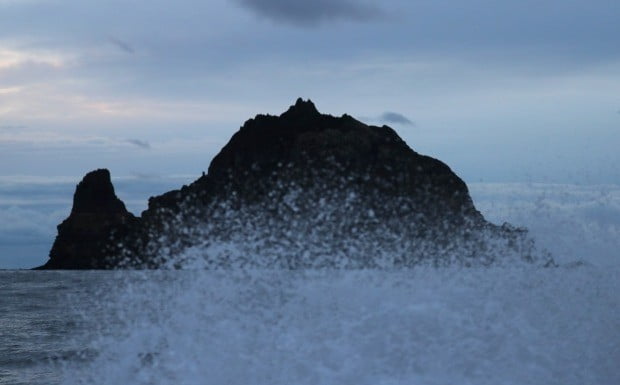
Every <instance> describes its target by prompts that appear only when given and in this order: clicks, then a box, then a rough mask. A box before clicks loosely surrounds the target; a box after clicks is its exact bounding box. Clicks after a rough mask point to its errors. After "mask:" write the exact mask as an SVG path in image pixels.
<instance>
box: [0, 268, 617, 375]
mask: <svg viewBox="0 0 620 385" xmlns="http://www.w3.org/2000/svg"><path fill="white" fill-rule="evenodd" d="M619 282H620V269H618V268H609V267H607V268H597V267H592V266H589V267H588V266H581V267H560V268H557V269H535V268H492V269H457V268H454V269H431V268H421V269H414V270H409V271H392V272H390V271H331V272H329V271H314V272H297V273H295V272H284V271H279V272H278V271H227V272H207V271H160V272H156V271H145V272H40V271H3V272H0V292H1V293H2V295H1V297H0V309H1V312H0V341H1V343H0V384H2V385H6V384H576V385H577V384H580V385H581V384H609V385H613V384H618V383H620V365H619V363H620V295H619V293H620V283H619Z"/></svg>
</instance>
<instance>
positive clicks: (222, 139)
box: [0, 0, 620, 219]
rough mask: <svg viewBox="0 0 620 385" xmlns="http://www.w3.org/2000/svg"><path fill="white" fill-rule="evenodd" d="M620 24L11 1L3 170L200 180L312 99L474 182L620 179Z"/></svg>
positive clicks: (477, 14)
mask: <svg viewBox="0 0 620 385" xmlns="http://www.w3.org/2000/svg"><path fill="white" fill-rule="evenodd" d="M619 20H620V2H619V1H617V0H537V1H534V0H521V1H497V0H435V1H428V0H407V1H399V0H396V1H375V2H371V1H360V0H314V1H298V0H227V1H224V0H210V1H187V0H176V1H174V2H172V1H161V0H150V1H128V0H112V1H105V0H102V1H83V0H0V180H2V181H4V182H7V181H8V182H10V181H13V180H15V181H20V180H21V181H23V180H24V178H26V179H27V180H29V181H34V180H37V178H40V179H41V180H49V178H50V177H51V178H55V177H59V176H62V177H67V178H68V180H74V181H75V182H74V183H76V182H77V181H78V180H79V179H80V178H81V176H82V175H83V174H84V173H86V172H87V171H89V170H92V169H95V168H100V167H107V168H109V169H110V170H111V171H112V174H113V176H115V177H121V178H125V177H132V176H133V177H135V178H136V180H141V179H145V178H168V177H170V176H172V175H176V176H178V175H188V176H189V177H188V180H191V179H192V178H193V176H198V175H199V174H200V172H201V171H202V170H206V169H207V167H208V164H209V162H210V160H211V158H212V157H213V156H214V155H215V154H216V153H217V151H218V150H219V149H220V148H221V147H222V146H223V145H224V144H225V143H226V142H227V141H228V139H229V137H230V136H231V135H232V134H233V133H234V132H235V131H236V130H237V129H238V128H239V127H240V126H241V125H242V124H243V122H244V121H245V120H247V119H248V118H251V117H253V116H254V115H256V114H258V113H271V114H280V113H281V112H283V111H285V110H286V109H287V108H288V106H289V105H290V104H292V103H294V101H295V99H296V98H297V97H300V96H301V97H303V98H310V99H312V100H313V101H314V102H315V104H316V105H317V107H318V109H319V110H320V111H322V112H326V113H330V114H333V115H341V114H343V113H348V114H350V115H353V116H355V117H357V118H358V119H361V120H363V121H365V122H367V123H372V124H388V125H390V126H392V127H394V128H395V129H396V131H397V132H398V133H399V134H400V135H401V136H402V137H403V139H404V140H405V141H406V142H407V143H408V144H409V145H410V146H411V147H412V148H413V149H415V150H416V151H418V152H421V153H423V154H427V155H431V156H434V157H437V158H439V159H441V160H443V161H445V162H446V163H447V164H448V165H449V166H450V167H451V168H452V169H453V170H455V171H456V172H457V174H459V175H460V176H461V177H463V179H465V181H467V182H479V181H484V182H514V181H520V182H545V183H553V182H560V183H577V184H599V183H607V184H610V183H615V184H619V183H620V155H619V153H620V151H618V148H620V44H619V37H620V22H619ZM46 178H48V179H46ZM63 180H64V179H63ZM8 182H7V183H8ZM152 193H153V194H155V193H160V191H153V192H152ZM68 198H69V199H70V197H68ZM0 205H2V202H0ZM3 207H9V206H7V205H5V206H3ZM11 207H12V206H11ZM0 219H1V218H0Z"/></svg>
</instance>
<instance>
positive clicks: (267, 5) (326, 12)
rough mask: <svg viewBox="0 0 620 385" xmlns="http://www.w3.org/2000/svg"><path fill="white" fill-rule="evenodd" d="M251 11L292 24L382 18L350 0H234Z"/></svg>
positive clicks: (380, 12) (374, 10)
mask: <svg viewBox="0 0 620 385" xmlns="http://www.w3.org/2000/svg"><path fill="white" fill-rule="evenodd" d="M237 1H238V2H239V3H240V4H241V5H242V6H244V7H245V8H248V9H249V10H251V11H253V12H254V13H256V14H258V15H260V16H264V17H267V18H269V19H272V20H274V21H279V22H284V23H288V24H293V25H303V26H308V25H316V24H319V23H321V22H325V21H332V20H350V21H358V22H367V21H374V20H378V19H382V18H383V17H384V16H385V13H384V11H383V10H381V9H380V8H377V7H375V6H372V5H369V4H367V3H363V2H360V1H351V0H314V1H308V0H237Z"/></svg>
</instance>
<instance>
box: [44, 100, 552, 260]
mask: <svg viewBox="0 0 620 385" xmlns="http://www.w3.org/2000/svg"><path fill="white" fill-rule="evenodd" d="M91 174H93V175H98V177H96V178H95V177H89V176H90V175H91ZM91 174H88V175H87V176H86V177H85V179H84V181H83V182H82V183H81V184H80V185H78V188H77V190H76V199H75V200H74V212H72V214H71V216H70V217H69V218H68V219H67V220H66V221H65V222H63V224H61V225H60V226H59V236H58V238H57V240H56V243H55V244H54V247H53V249H52V253H51V255H50V256H51V259H50V262H48V264H46V265H45V266H44V267H45V268H59V267H61V266H64V268H68V267H71V268H83V267H84V266H90V267H98V268H105V267H139V268H141V267H147V268H159V267H173V268H175V267H181V268H182V267H205V268H228V267H233V266H250V267H265V268H293V269H295V268H391V267H403V266H414V265H419V264H431V265H434V266H443V265H450V264H460V265H464V266H475V265H489V264H494V263H504V262H507V261H519V262H523V261H525V262H542V263H546V262H547V261H540V260H539V259H537V258H536V257H535V256H534V248H533V242H532V241H531V240H530V239H529V238H528V237H527V235H526V232H525V230H523V229H516V228H513V227H512V226H510V225H503V226H496V225H493V224H491V223H489V222H487V221H486V220H485V219H484V218H483V216H482V215H481V214H480V212H478V211H477V210H476V208H475V207H474V204H473V202H472V199H471V197H470V195H469V192H468V189H467V186H466V185H465V183H464V182H463V181H462V180H461V179H460V178H459V177H458V176H457V175H456V174H455V173H454V172H452V170H451V169H450V168H449V167H448V166H447V165H446V164H444V163H443V162H441V161H439V160H437V159H434V158H431V157H428V156H424V155H420V154H418V153H417V152H415V151H413V150H412V149H411V148H410V147H409V146H408V145H407V144H406V143H405V142H404V141H403V140H402V139H401V138H400V137H399V136H398V135H397V134H396V132H395V131H394V130H393V129H392V128H390V127H388V126H380V127H379V126H372V125H367V124H364V123H362V122H360V121H358V120H356V119H354V118H353V117H351V116H349V115H346V114H345V115H342V116H340V117H334V116H331V115H325V114H321V113H320V112H319V111H318V110H317V109H316V107H315V105H314V104H313V103H312V102H311V101H310V100H302V99H298V100H297V101H296V102H295V104H294V105H292V106H291V107H290V108H289V109H288V110H287V111H285V112H284V113H282V114H281V115H279V116H271V115H257V116H256V117H254V118H253V119H250V120H248V121H246V122H245V124H244V125H243V126H242V127H241V128H240V130H239V131H238V132H237V133H235V134H234V135H233V136H232V138H231V139H230V141H229V142H228V143H227V144H226V145H225V146H224V147H223V148H222V150H221V151H220V152H219V153H218V154H217V155H216V156H215V158H214V159H213V161H212V162H211V164H210V166H209V168H208V172H207V173H206V174H204V175H203V176H201V177H200V178H198V179H197V180H196V181H195V182H193V183H192V184H190V185H188V186H183V187H182V188H181V189H179V190H174V191H170V192H167V193H165V194H163V195H160V196H157V197H152V198H150V199H149V206H148V209H147V210H145V211H144V212H143V213H142V214H141V217H140V218H134V217H133V216H131V214H129V213H127V211H126V210H125V208H124V205H123V204H122V202H120V201H119V200H118V199H117V198H116V196H115V195H114V190H113V187H112V186H111V184H110V183H109V173H107V171H105V170H97V171H95V172H93V173H91ZM92 178H94V179H95V181H97V183H92V182H89V184H88V185H89V186H90V187H88V188H85V187H84V188H81V187H80V186H82V184H85V183H86V181H87V179H88V180H89V181H90V180H91V179H92ZM93 189H94V190H93ZM82 195H83V196H84V197H85V198H84V199H86V201H87V202H86V203H82V202H79V204H78V203H76V202H78V199H77V198H78V196H80V197H81V196H82ZM95 197H97V198H95ZM81 200H82V199H79V201H81ZM95 206H96V207H95ZM86 235H87V236H86ZM97 250H106V253H107V254H106V255H102V254H101V252H97ZM78 261H90V262H89V263H87V264H83V263H82V264H79V263H78ZM120 261H123V262H122V263H121V262H120Z"/></svg>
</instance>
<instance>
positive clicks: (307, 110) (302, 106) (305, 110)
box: [280, 98, 321, 117]
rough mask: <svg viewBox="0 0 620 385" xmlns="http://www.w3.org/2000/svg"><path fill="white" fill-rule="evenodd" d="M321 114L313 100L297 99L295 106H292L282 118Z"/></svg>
mask: <svg viewBox="0 0 620 385" xmlns="http://www.w3.org/2000/svg"><path fill="white" fill-rule="evenodd" d="M320 115H321V113H320V112H319V111H318V110H317V109H316V106H315V105H314V103H312V100H310V99H308V100H306V101H304V100H303V99H302V98H297V101H296V102H295V104H294V105H292V106H290V107H289V109H288V110H286V112H284V113H283V114H282V115H280V116H281V117H299V116H320Z"/></svg>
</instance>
